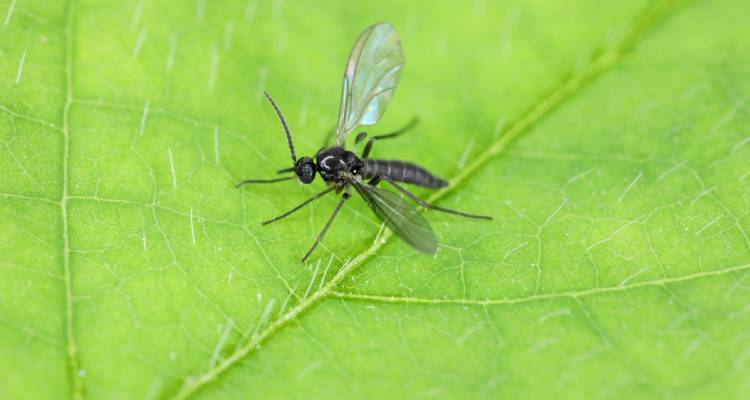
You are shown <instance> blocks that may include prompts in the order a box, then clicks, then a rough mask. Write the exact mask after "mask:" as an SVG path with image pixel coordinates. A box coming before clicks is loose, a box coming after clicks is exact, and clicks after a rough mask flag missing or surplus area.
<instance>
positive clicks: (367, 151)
mask: <svg viewBox="0 0 750 400" xmlns="http://www.w3.org/2000/svg"><path fill="white" fill-rule="evenodd" d="M418 123H419V118H417V117H414V118H412V120H411V121H409V123H408V124H406V125H404V126H403V127H402V128H401V129H398V130H396V131H393V132H391V133H386V134H384V135H377V136H372V137H370V140H368V141H367V144H366V145H365V149H364V150H363V151H362V158H367V156H369V155H370V151H371V150H372V145H373V143H375V141H376V140H383V139H392V138H395V137H397V136H399V135H401V134H403V133H405V132H407V131H408V130H410V129H412V128H414V127H415V126H417V124H418ZM366 137H367V132H360V133H359V134H358V135H357V137H356V138H355V139H354V144H358V143H359V142H361V141H363V140H365V138H366Z"/></svg>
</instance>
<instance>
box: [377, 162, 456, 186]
mask: <svg viewBox="0 0 750 400" xmlns="http://www.w3.org/2000/svg"><path fill="white" fill-rule="evenodd" d="M362 162H363V163H364V167H363V168H362V177H363V178H364V179H372V178H374V177H376V176H385V177H388V178H390V179H393V180H394V181H398V182H405V183H411V184H414V185H418V186H423V187H427V188H441V187H443V186H447V185H448V182H446V181H444V180H442V179H440V178H438V177H436V176H435V175H432V174H431V173H429V172H428V171H427V170H426V169H424V168H422V167H420V166H418V165H414V164H412V163H408V162H404V161H397V160H369V159H364V160H362Z"/></svg>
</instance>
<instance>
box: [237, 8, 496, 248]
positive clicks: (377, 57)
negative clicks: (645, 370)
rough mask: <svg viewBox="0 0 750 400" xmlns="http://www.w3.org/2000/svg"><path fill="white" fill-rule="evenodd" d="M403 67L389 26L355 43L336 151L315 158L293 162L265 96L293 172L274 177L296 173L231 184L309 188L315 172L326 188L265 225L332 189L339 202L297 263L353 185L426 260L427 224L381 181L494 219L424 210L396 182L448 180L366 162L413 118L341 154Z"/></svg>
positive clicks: (382, 103)
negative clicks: (381, 186) (293, 182)
mask: <svg viewBox="0 0 750 400" xmlns="http://www.w3.org/2000/svg"><path fill="white" fill-rule="evenodd" d="M403 66H404V55H403V52H402V50H401V43H400V42H399V38H398V34H397V33H396V30H395V29H394V28H393V26H391V24H389V23H387V22H381V23H378V24H375V25H372V26H370V27H369V28H367V29H366V30H365V31H364V32H362V34H361V35H360V36H359V38H358V39H357V42H356V43H355V44H354V47H353V48H352V52H351V54H350V56H349V61H348V62H347V64H346V71H345V73H344V83H343V89H342V93H341V106H340V109H339V118H338V124H337V126H336V145H335V146H332V147H327V148H325V147H324V148H322V149H320V150H319V151H318V152H317V154H316V155H315V159H314V160H313V159H312V158H310V157H301V158H297V155H296V153H295V152H294V144H293V143H292V135H291V133H290V132H289V128H288V126H287V124H286V121H285V120H284V116H283V115H282V114H281V111H280V110H279V108H278V106H277V105H276V103H275V102H274V101H273V99H272V98H271V96H270V95H269V94H268V93H265V92H264V93H265V95H266V98H267V99H268V101H269V102H270V103H271V106H272V107H273V109H274V111H276V115H278V117H279V120H280V121H281V126H282V127H283V128H284V132H285V133H286V139H287V142H288V144H289V151H290V153H291V155H292V161H293V162H294V166H293V167H290V168H286V169H282V170H280V171H278V172H279V173H294V175H290V176H285V177H282V178H276V179H247V180H244V181H242V182H240V183H239V184H237V187H240V186H242V185H245V184H248V183H274V182H281V181H286V180H290V179H294V178H295V176H296V178H298V179H299V180H300V181H301V182H302V183H305V184H308V183H311V182H312V181H313V179H315V174H316V173H317V174H319V175H320V177H321V178H323V180H324V181H325V182H326V183H327V184H328V188H327V189H325V190H323V191H322V192H320V193H318V194H316V195H314V196H312V197H311V198H309V199H307V200H305V201H304V202H303V203H302V204H300V205H298V206H297V207H294V208H293V209H291V210H289V211H287V212H285V213H284V214H281V215H279V216H277V217H275V218H272V219H269V220H268V221H264V222H263V225H267V224H270V223H272V222H275V221H278V220H280V219H282V218H284V217H287V216H289V215H290V214H292V213H294V212H295V211H297V210H299V209H301V208H302V207H304V206H306V205H308V204H310V203H311V202H313V201H315V200H317V199H319V198H321V197H323V196H325V195H326V194H328V193H331V192H333V191H335V192H336V193H341V192H343V194H342V196H341V200H340V201H339V203H338V205H337V206H336V208H335V209H334V210H333V213H332V214H331V216H330V217H329V218H328V221H327V222H326V224H325V226H323V229H322V230H321V231H320V234H318V237H317V239H316V240H315V243H313V245H312V247H311V248H310V250H308V252H307V253H306V254H305V256H304V257H302V261H303V262H304V261H305V260H306V259H307V258H308V257H309V256H310V254H312V252H313V250H315V248H316V247H317V246H318V244H319V243H320V241H321V240H322V239H323V236H325V234H326V232H327V231H328V228H329V227H330V226H331V223H332V222H333V220H334V218H336V215H338V213H339V211H340V210H341V207H342V206H343V205H344V203H345V202H346V201H347V200H348V199H349V198H350V197H351V194H350V192H351V188H352V187H353V188H354V189H355V190H356V191H357V193H359V194H360V196H362V198H363V199H365V201H366V202H367V204H368V205H369V206H370V208H371V209H372V210H373V211H374V212H375V214H376V215H377V216H378V217H379V218H381V219H382V220H383V221H385V223H386V225H388V227H389V228H390V229H391V230H392V231H393V232H394V233H395V234H396V235H398V236H399V237H400V238H401V239H402V240H404V241H405V242H406V243H408V244H409V245H411V246H412V247H414V248H415V249H417V250H419V251H422V252H424V253H428V254H434V253H435V252H436V251H437V240H436V239H435V235H434V234H433V232H432V229H431V228H430V225H429V224H428V223H427V221H426V220H425V219H424V218H423V217H422V216H421V215H420V214H419V213H418V212H417V210H416V209H415V208H414V207H413V206H412V205H411V204H409V203H407V202H406V201H405V200H403V199H402V198H401V197H400V196H398V195H396V194H395V193H393V192H390V191H388V190H383V189H379V188H377V185H378V184H379V183H380V182H382V181H386V182H388V183H389V184H390V185H391V186H393V187H394V188H395V189H397V190H398V191H399V192H401V193H403V194H404V195H406V197H408V198H410V199H412V200H413V201H414V202H416V203H417V204H419V205H421V206H422V207H425V208H429V209H433V210H438V211H443V212H446V213H450V214H455V215H460V216H463V217H467V218H477V219H492V218H491V217H488V216H483V215H473V214H467V213H463V212H460V211H455V210H449V209H446V208H442V207H438V206H434V205H431V204H428V203H426V202H424V201H422V200H421V199H419V198H418V197H417V196H415V195H414V194H412V193H411V192H409V191H408V190H406V189H404V188H403V187H402V186H401V185H400V184H398V182H403V183H410V184H414V185H417V186H422V187H426V188H432V189H436V188H441V187H444V186H446V185H448V182H446V181H444V180H443V179H440V178H438V177H436V176H435V175H433V174H431V173H430V172H428V171H427V170H425V169H424V168H422V167H420V166H417V165H415V164H412V163H408V162H405V161H391V160H373V159H370V158H369V155H370V150H372V145H373V143H374V142H375V141H376V140H383V139H390V138H394V137H396V136H398V135H400V134H402V133H404V132H406V131H407V130H409V129H411V128H413V127H414V126H415V125H416V122H417V121H416V120H413V121H412V122H410V123H409V124H408V125H407V126H405V127H404V128H402V129H399V130H398V131H395V132H392V133H389V134H386V135H379V136H372V137H370V140H368V141H367V144H366V145H365V148H364V150H363V151H362V155H361V156H360V157H357V156H356V155H355V154H354V153H352V152H351V151H347V150H346V149H345V148H344V140H345V139H346V137H347V136H348V135H349V134H350V133H351V132H352V131H354V129H356V128H357V127H358V126H360V125H372V124H374V123H375V122H377V121H378V120H379V119H380V117H381V116H382V115H383V112H384V111H385V107H386V106H387V105H388V102H389V101H390V99H391V97H392V96H393V92H394V90H395V89H396V85H397V84H398V80H399V78H400V76H401V70H402V68H403ZM366 137H367V133H365V132H361V133H359V134H358V135H357V137H356V138H355V140H354V143H355V144H357V143H360V142H361V141H362V140H364V139H365V138H366Z"/></svg>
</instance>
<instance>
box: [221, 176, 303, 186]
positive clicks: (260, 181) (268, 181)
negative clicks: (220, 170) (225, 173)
mask: <svg viewBox="0 0 750 400" xmlns="http://www.w3.org/2000/svg"><path fill="white" fill-rule="evenodd" d="M290 179H294V177H293V176H285V177H283V178H274V179H245V180H244V181H241V182H240V183H238V184H236V185H234V187H236V188H238V187H240V186H244V185H247V184H248V183H275V182H281V181H288V180H290Z"/></svg>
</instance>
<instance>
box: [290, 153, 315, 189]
mask: <svg viewBox="0 0 750 400" xmlns="http://www.w3.org/2000/svg"><path fill="white" fill-rule="evenodd" d="M294 172H295V173H296V174H297V177H298V178H299V180H300V181H302V183H305V184H307V183H310V182H312V181H313V179H315V163H314V162H313V160H312V159H311V158H310V157H302V158H300V159H299V160H298V161H297V165H295V168H294Z"/></svg>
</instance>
